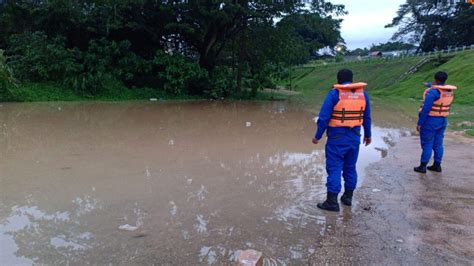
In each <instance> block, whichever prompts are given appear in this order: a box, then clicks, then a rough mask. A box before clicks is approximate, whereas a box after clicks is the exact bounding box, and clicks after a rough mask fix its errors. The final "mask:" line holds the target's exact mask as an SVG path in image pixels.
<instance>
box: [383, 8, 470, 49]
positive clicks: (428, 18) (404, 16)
mask: <svg viewBox="0 0 474 266" xmlns="http://www.w3.org/2000/svg"><path fill="white" fill-rule="evenodd" d="M473 25H474V6H472V5H470V4H468V3H467V2H466V1H446V0H407V1H406V3H405V4H402V5H401V6H400V8H399V10H398V12H397V16H396V17H395V18H393V20H392V23H390V24H388V25H386V27H398V29H397V31H396V32H395V34H394V35H393V37H392V39H393V40H408V41H410V42H412V43H415V44H419V48H420V49H421V50H423V51H433V50H440V49H446V48H447V47H450V46H463V45H471V44H473V43H474V26H473Z"/></svg>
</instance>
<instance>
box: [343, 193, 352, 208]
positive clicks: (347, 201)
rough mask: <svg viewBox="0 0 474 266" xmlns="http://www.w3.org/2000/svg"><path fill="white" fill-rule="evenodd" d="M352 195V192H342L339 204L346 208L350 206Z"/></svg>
mask: <svg viewBox="0 0 474 266" xmlns="http://www.w3.org/2000/svg"><path fill="white" fill-rule="evenodd" d="M353 193H354V190H346V191H344V194H342V197H341V202H342V204H344V205H346V206H352V195H353Z"/></svg>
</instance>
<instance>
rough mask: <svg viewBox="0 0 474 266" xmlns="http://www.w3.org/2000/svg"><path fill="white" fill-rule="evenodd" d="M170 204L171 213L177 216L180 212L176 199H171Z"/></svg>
mask: <svg viewBox="0 0 474 266" xmlns="http://www.w3.org/2000/svg"><path fill="white" fill-rule="evenodd" d="M170 205H171V210H170V213H171V215H173V216H175V215H176V213H177V212H178V206H176V203H174V201H170Z"/></svg>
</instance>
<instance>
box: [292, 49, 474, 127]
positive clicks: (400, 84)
mask: <svg viewBox="0 0 474 266" xmlns="http://www.w3.org/2000/svg"><path fill="white" fill-rule="evenodd" d="M421 60H422V58H421V57H412V58H402V59H394V60H388V61H368V62H351V63H347V64H342V65H341V64H340V65H326V66H323V65H319V66H305V67H300V68H298V69H296V70H295V72H294V73H295V74H294V75H295V76H296V78H295V79H294V80H293V84H294V86H293V88H294V89H295V90H296V91H299V92H301V94H300V95H297V96H294V98H293V99H292V100H294V101H296V102H298V103H301V104H303V105H308V106H310V107H312V108H314V106H315V105H316V103H320V102H321V101H322V99H323V98H324V96H325V95H326V93H327V91H328V89H329V88H331V85H332V84H333V83H334V81H335V74H336V72H337V71H338V70H339V69H341V68H343V67H347V68H350V69H352V71H353V72H354V79H355V81H365V82H367V83H368V84H369V85H368V87H367V89H368V90H369V91H370V94H371V97H372V101H374V102H376V103H377V105H376V106H375V107H376V108H389V109H393V110H396V111H397V112H399V113H400V115H401V116H403V117H410V118H411V119H412V120H416V116H417V110H418V107H419V105H420V103H421V101H422V94H423V90H424V88H423V86H422V83H423V82H425V81H432V79H433V75H434V73H435V72H437V71H447V72H448V74H449V79H448V83H449V84H454V85H456V86H458V88H459V89H458V90H457V91H456V96H455V100H454V106H453V112H452V115H451V116H450V128H451V129H452V130H465V131H466V134H468V135H471V136H474V125H473V123H474V75H473V74H472V69H474V52H472V51H467V52H461V53H457V54H455V55H449V56H447V55H444V56H443V57H442V58H441V60H440V59H439V58H438V57H432V58H431V60H430V61H428V62H427V63H425V64H424V65H423V66H421V67H420V68H418V70H417V71H416V72H415V73H413V74H410V75H408V76H404V75H403V74H404V73H405V72H406V71H407V70H409V69H410V68H411V67H412V66H414V65H416V64H417V63H418V62H420V61H421Z"/></svg>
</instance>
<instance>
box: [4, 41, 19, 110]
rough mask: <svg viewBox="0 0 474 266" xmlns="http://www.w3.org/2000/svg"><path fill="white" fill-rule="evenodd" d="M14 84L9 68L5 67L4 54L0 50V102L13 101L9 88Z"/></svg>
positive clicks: (15, 82)
mask: <svg viewBox="0 0 474 266" xmlns="http://www.w3.org/2000/svg"><path fill="white" fill-rule="evenodd" d="M16 84H17V81H16V80H15V78H14V77H13V72H12V70H11V68H10V67H9V66H8V65H7V59H6V57H5V55H4V52H3V50H0V101H9V100H13V96H12V94H11V91H10V87H11V86H15V85H16Z"/></svg>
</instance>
